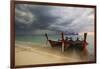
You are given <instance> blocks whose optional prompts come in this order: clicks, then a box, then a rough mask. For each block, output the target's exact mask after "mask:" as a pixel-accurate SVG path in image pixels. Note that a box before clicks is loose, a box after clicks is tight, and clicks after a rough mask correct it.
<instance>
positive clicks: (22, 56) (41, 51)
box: [15, 42, 89, 66]
mask: <svg viewBox="0 0 100 69" xmlns="http://www.w3.org/2000/svg"><path fill="white" fill-rule="evenodd" d="M82 61H83V62H84V61H89V59H88V56H87V55H86V54H85V55H84V53H83V52H76V51H75V50H72V51H70V52H68V51H65V52H62V51H61V48H51V47H48V46H47V45H40V46H39V45H38V44H34V43H30V42H27V43H25V42H16V43H15V65H16V66H20V65H36V64H52V63H70V62H82Z"/></svg>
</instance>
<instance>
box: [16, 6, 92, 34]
mask: <svg viewBox="0 0 100 69" xmlns="http://www.w3.org/2000/svg"><path fill="white" fill-rule="evenodd" d="M15 14H16V15H15V25H16V27H15V28H16V34H33V33H37V34H41V32H43V31H46V32H47V33H54V32H57V31H58V32H61V31H63V32H85V31H86V32H91V31H92V32H93V31H94V30H93V26H94V9H92V8H74V7H57V6H43V5H28V4H16V9H15ZM37 31H38V32H37Z"/></svg>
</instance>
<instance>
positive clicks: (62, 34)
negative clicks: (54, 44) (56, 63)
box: [61, 32, 64, 52]
mask: <svg viewBox="0 0 100 69" xmlns="http://www.w3.org/2000/svg"><path fill="white" fill-rule="evenodd" d="M61 36H62V52H64V33H63V32H62V33H61Z"/></svg>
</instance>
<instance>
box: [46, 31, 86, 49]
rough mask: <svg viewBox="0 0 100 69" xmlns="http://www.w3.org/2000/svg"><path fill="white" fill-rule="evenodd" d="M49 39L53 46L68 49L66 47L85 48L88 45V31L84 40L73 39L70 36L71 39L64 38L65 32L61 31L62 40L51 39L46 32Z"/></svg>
mask: <svg viewBox="0 0 100 69" xmlns="http://www.w3.org/2000/svg"><path fill="white" fill-rule="evenodd" d="M45 36H46V39H47V41H48V42H49V43H50V45H51V47H61V48H62V50H64V49H66V48H77V49H80V50H82V49H84V48H86V46H87V44H88V43H87V41H86V38H87V33H84V39H83V40H79V39H78V38H77V40H75V41H74V40H72V39H71V38H70V40H68V39H67V38H66V39H64V33H63V32H62V33H61V40H60V41H54V40H50V39H49V38H48V35H47V33H46V34H45Z"/></svg>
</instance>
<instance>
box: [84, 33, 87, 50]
mask: <svg viewBox="0 0 100 69" xmlns="http://www.w3.org/2000/svg"><path fill="white" fill-rule="evenodd" d="M86 39H87V33H84V45H83V46H84V49H85V48H86V46H87V42H86Z"/></svg>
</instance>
